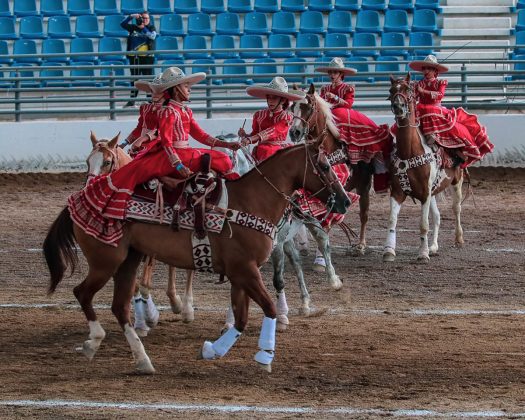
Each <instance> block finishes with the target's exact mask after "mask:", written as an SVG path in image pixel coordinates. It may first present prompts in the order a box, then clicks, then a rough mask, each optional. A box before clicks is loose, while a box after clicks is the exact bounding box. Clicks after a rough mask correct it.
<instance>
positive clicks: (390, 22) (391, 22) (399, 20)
mask: <svg viewBox="0 0 525 420" xmlns="http://www.w3.org/2000/svg"><path fill="white" fill-rule="evenodd" d="M383 30H384V31H385V32H403V33H405V34H409V33H410V28H409V27H408V14H407V12H406V10H390V9H389V10H387V11H386V13H385V22H384V25H383Z"/></svg>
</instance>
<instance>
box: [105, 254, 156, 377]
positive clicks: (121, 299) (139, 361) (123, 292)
mask: <svg viewBox="0 0 525 420" xmlns="http://www.w3.org/2000/svg"><path fill="white" fill-rule="evenodd" d="M140 259H141V255H140V254H139V253H138V252H136V251H134V250H132V249H130V250H129V253H128V257H127V258H126V260H125V261H124V262H123V263H122V264H121V265H120V267H119V268H118V271H117V272H116V274H115V275H114V283H115V287H114V292H113V304H112V305H111V311H112V312H113V314H114V315H115V317H116V318H117V320H118V322H119V324H120V326H121V328H122V329H123V330H124V335H125V337H126V339H127V341H128V343H129V346H130V348H131V352H132V354H133V358H134V359H135V368H136V370H137V372H138V373H142V374H152V373H154V372H155V369H154V368H153V365H152V364H151V361H150V359H149V357H148V355H147V354H146V351H145V350H144V346H143V345H142V342H141V341H140V338H139V336H138V335H137V333H136V332H135V329H134V328H133V327H132V326H131V319H130V307H131V304H130V302H131V297H132V295H133V288H134V279H135V273H136V271H137V268H138V266H139V264H140Z"/></svg>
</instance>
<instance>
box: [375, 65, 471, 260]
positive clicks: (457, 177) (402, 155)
mask: <svg viewBox="0 0 525 420" xmlns="http://www.w3.org/2000/svg"><path fill="white" fill-rule="evenodd" d="M390 83H391V87H390V91H389V92H390V96H389V100H390V102H391V105H392V112H393V113H394V116H395V119H396V123H397V134H396V140H395V146H394V152H393V155H392V162H391V165H390V174H391V184H392V186H391V194H390V218H389V227H388V236H387V239H386V242H385V247H384V251H383V261H394V259H395V256H396V252H395V249H396V225H397V217H398V214H399V210H400V209H401V204H402V203H403V202H404V201H405V199H406V198H407V197H408V196H410V197H413V198H414V199H416V200H418V201H420V202H421V221H420V225H419V232H420V246H419V252H418V261H422V262H427V261H429V260H430V257H429V255H433V254H436V253H437V250H438V243H437V241H438V233H439V225H440V215H439V209H438V207H437V204H436V198H435V195H436V194H438V193H439V192H441V191H443V190H445V189H446V188H447V187H449V186H452V189H453V203H452V208H453V211H454V215H455V218H456V232H455V236H456V245H458V246H461V245H462V244H463V229H462V228H461V220H460V216H461V199H462V185H463V170H462V169H461V168H459V167H452V168H446V169H443V168H442V167H441V165H440V162H439V160H440V155H439V153H435V152H434V151H433V150H432V149H431V148H430V147H429V146H428V144H427V142H426V139H425V138H424V136H423V135H422V133H421V131H420V129H419V124H418V122H417V118H416V104H415V95H414V90H413V85H412V84H411V83H410V73H408V74H407V76H406V77H404V78H403V77H401V78H398V79H395V78H394V77H392V76H390ZM438 152H439V151H438ZM429 212H430V213H432V219H433V238H432V245H431V246H430V248H429V246H428V231H429V222H428V218H429Z"/></svg>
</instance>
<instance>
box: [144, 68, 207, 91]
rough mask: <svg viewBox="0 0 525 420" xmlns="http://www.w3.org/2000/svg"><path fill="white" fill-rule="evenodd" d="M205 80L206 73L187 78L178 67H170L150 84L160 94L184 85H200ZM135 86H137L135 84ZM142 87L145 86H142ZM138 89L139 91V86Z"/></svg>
mask: <svg viewBox="0 0 525 420" xmlns="http://www.w3.org/2000/svg"><path fill="white" fill-rule="evenodd" d="M204 79H206V73H193V74H190V75H188V76H186V75H185V74H184V72H183V71H182V70H181V69H179V68H178V67H170V68H168V69H166V70H164V72H163V73H162V74H161V75H160V76H159V77H158V78H157V77H156V78H155V79H153V81H152V82H150V83H149V88H150V89H151V90H154V91H155V92H159V93H160V92H164V91H165V90H166V89H169V88H170V87H173V86H177V85H180V84H182V83H189V84H190V85H194V84H195V83H199V82H200V81H201V80H204ZM135 86H137V85H136V84H135ZM141 86H143V85H142V84H141ZM137 89H139V87H138V86H137Z"/></svg>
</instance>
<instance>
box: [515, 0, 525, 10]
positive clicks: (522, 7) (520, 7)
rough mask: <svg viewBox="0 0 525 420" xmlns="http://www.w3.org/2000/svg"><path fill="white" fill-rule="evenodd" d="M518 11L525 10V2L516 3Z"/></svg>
mask: <svg viewBox="0 0 525 420" xmlns="http://www.w3.org/2000/svg"><path fill="white" fill-rule="evenodd" d="M516 9H518V10H519V9H525V0H518V1H517V2H516Z"/></svg>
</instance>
